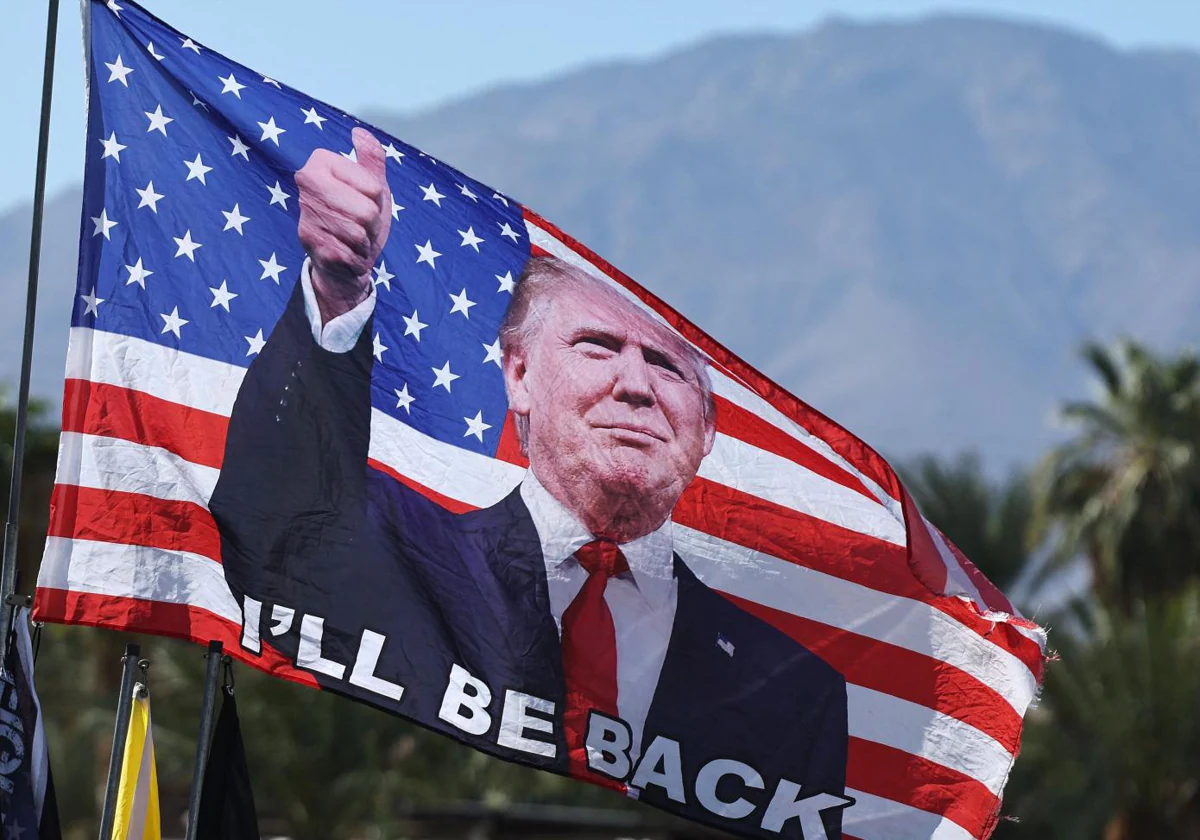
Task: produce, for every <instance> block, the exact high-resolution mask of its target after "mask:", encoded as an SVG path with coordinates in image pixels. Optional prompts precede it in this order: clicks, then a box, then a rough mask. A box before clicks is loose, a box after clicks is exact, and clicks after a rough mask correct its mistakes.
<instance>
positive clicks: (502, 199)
mask: <svg viewBox="0 0 1200 840" xmlns="http://www.w3.org/2000/svg"><path fill="white" fill-rule="evenodd" d="M492 198H494V199H496V200H497V201H501V202H503V203H504V206H505V207H507V206H508V199H507V198H505V197H504V196H502V195H500V193H498V192H494V193H492Z"/></svg>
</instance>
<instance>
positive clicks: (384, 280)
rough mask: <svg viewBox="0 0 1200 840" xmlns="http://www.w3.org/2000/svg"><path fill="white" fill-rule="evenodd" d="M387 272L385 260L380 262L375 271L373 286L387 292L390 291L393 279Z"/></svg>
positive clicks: (392, 275)
mask: <svg viewBox="0 0 1200 840" xmlns="http://www.w3.org/2000/svg"><path fill="white" fill-rule="evenodd" d="M395 276H396V275H395V274H392V273H391V272H390V271H388V270H387V260H380V261H379V267H378V268H377V269H375V285H376V286H383V287H384V288H385V289H387V290H388V291H389V292H390V291H391V290H392V278H393V277H395Z"/></svg>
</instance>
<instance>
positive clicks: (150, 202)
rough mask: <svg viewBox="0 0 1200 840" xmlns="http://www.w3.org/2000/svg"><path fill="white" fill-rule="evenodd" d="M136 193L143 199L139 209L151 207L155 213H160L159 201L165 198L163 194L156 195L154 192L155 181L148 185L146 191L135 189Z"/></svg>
mask: <svg viewBox="0 0 1200 840" xmlns="http://www.w3.org/2000/svg"><path fill="white" fill-rule="evenodd" d="M134 192H135V193H137V194H138V195H139V196H141V198H142V200H141V202H139V203H138V207H139V208H140V207H149V208H150V209H151V210H153V211H154V212H155V213H157V212H158V201H159V199H161V198H162V197H163V194H162V193H156V192H155V191H154V182H153V181H151V182H150V183H148V184H146V189H144V190H139V189H135V190H134Z"/></svg>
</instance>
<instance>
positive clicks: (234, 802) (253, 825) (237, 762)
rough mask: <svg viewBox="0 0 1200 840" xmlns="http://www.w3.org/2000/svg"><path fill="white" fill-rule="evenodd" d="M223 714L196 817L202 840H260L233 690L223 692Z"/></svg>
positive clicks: (220, 717) (215, 732) (214, 738)
mask: <svg viewBox="0 0 1200 840" xmlns="http://www.w3.org/2000/svg"><path fill="white" fill-rule="evenodd" d="M222 696H223V697H224V700H223V701H222V703H221V714H220V716H219V717H218V718H217V728H216V730H215V731H214V732H213V740H212V748H211V751H210V752H209V754H208V766H207V768H206V769H205V771H204V789H203V791H202V792H201V795H200V811H199V813H198V814H197V816H196V819H197V820H198V823H197V825H196V837H197V838H199V840H258V814H257V812H256V811H255V809H254V792H253V791H252V790H251V789H250V770H249V768H248V767H247V766H246V747H245V745H244V744H243V743H242V730H241V726H240V724H239V723H238V713H237V701H236V700H235V699H234V696H233V688H232V687H230V686H226V687H225V690H224V691H223V692H222Z"/></svg>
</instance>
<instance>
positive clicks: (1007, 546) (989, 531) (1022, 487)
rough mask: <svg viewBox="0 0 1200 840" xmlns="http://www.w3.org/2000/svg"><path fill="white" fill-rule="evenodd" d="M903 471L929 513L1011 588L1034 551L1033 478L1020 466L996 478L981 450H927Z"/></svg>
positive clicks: (1001, 584)
mask: <svg viewBox="0 0 1200 840" xmlns="http://www.w3.org/2000/svg"><path fill="white" fill-rule="evenodd" d="M899 472H900V475H901V478H902V479H903V480H904V485H905V486H906V487H907V488H908V490H909V492H910V493H912V496H913V498H914V499H915V500H916V502H917V506H918V507H919V508H920V509H921V513H923V514H924V515H925V518H926V519H928V520H929V521H930V522H932V523H933V524H935V525H937V526H938V528H940V529H941V531H942V533H944V534H945V535H946V536H947V537H949V538H950V540H951V541H952V542H953V543H954V544H955V545H956V546H958V548H959V549H960V550H961V551H962V552H963V554H965V555H966V556H967V557H969V558H970V560H971V562H972V563H974V564H975V565H976V566H978V567H979V569H980V571H982V572H983V573H984V574H985V575H987V577H988V579H989V580H991V581H992V583H994V584H996V585H997V586H998V587H1000V588H1001V589H1002V590H1005V591H1008V590H1009V589H1010V588H1011V587H1012V586H1013V585H1014V584H1015V583H1016V581H1017V579H1018V577H1020V575H1021V573H1022V571H1023V570H1024V569H1025V566H1026V562H1027V560H1028V558H1029V554H1030V552H1029V549H1028V535H1029V526H1030V522H1031V518H1032V514H1033V500H1032V497H1031V494H1030V491H1029V480H1028V478H1027V477H1026V476H1025V475H1024V474H1022V473H1019V472H1014V473H1012V474H1011V475H1009V476H1008V477H1007V478H1006V479H1004V480H1002V481H991V480H989V479H988V477H987V476H986V475H985V474H984V471H983V467H982V465H981V463H980V460H979V456H977V455H975V454H971V453H968V454H964V455H960V456H959V457H958V458H957V459H955V460H953V461H946V460H942V459H939V458H937V457H935V456H932V455H925V456H922V457H920V458H917V459H916V460H914V461H911V462H909V463H907V464H902V465H901V466H900V467H899Z"/></svg>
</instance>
